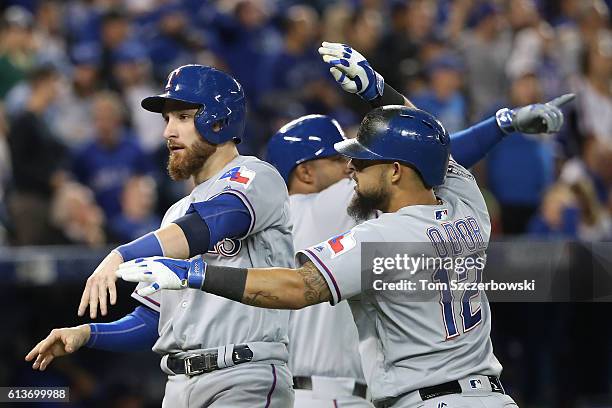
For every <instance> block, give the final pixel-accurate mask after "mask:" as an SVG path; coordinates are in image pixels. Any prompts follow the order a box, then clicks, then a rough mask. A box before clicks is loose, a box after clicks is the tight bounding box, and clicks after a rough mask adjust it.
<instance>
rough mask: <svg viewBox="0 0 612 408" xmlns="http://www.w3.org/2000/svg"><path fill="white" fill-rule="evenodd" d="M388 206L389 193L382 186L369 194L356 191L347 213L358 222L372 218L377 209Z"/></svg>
mask: <svg viewBox="0 0 612 408" xmlns="http://www.w3.org/2000/svg"><path fill="white" fill-rule="evenodd" d="M388 206H389V195H388V194H386V192H385V191H384V190H383V189H382V188H380V189H378V190H377V191H375V192H372V193H367V194H363V193H360V192H358V191H356V192H355V194H353V198H352V199H351V202H350V204H349V206H348V208H347V209H346V213H347V214H348V215H349V216H350V217H351V218H352V219H354V220H355V221H356V222H363V221H367V220H369V219H371V218H372V217H373V216H374V214H375V211H376V210H384V209H385V208H387V207H388Z"/></svg>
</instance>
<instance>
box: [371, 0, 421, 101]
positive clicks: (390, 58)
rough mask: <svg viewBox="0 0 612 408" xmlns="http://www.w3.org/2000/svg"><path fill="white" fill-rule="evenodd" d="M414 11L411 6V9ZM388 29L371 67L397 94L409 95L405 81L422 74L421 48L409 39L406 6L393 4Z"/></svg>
mask: <svg viewBox="0 0 612 408" xmlns="http://www.w3.org/2000/svg"><path fill="white" fill-rule="evenodd" d="M413 7H414V5H413ZM390 17H391V18H390V23H391V24H390V27H388V31H387V32H385V33H383V37H382V38H381V39H380V41H379V44H378V47H377V50H376V56H375V58H374V59H373V60H372V63H373V66H375V67H376V69H377V71H378V72H380V74H381V75H382V76H383V77H384V78H385V80H386V81H387V82H388V83H390V84H393V86H394V87H396V88H397V89H398V90H406V91H410V89H409V88H408V81H409V80H411V79H413V78H414V77H415V76H416V75H417V74H418V73H419V71H420V70H421V63H420V61H419V59H418V54H419V48H420V44H419V43H418V42H417V38H416V37H413V36H411V35H410V31H409V30H410V29H411V28H412V26H411V25H410V20H411V19H409V13H408V4H406V3H405V2H399V1H398V2H393V3H392V5H391V16H390Z"/></svg>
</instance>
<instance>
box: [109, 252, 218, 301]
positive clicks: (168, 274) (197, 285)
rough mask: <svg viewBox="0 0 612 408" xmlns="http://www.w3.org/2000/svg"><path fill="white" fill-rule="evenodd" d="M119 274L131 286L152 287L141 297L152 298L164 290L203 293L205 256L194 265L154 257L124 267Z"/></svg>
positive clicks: (197, 258)
mask: <svg viewBox="0 0 612 408" xmlns="http://www.w3.org/2000/svg"><path fill="white" fill-rule="evenodd" d="M116 274H117V277H119V278H121V279H123V280H125V281H128V282H147V283H150V285H149V286H146V287H144V288H141V289H138V291H137V293H138V294H139V295H140V296H149V295H151V294H153V293H155V292H157V291H159V290H162V289H170V290H181V289H187V288H192V289H202V285H203V284H204V276H205V274H206V262H204V261H203V260H202V257H201V256H198V257H196V258H193V259H192V260H190V261H184V260H181V259H173V258H164V257H161V256H153V257H150V258H138V259H134V260H132V261H129V262H125V263H122V264H121V265H119V269H117V272H116Z"/></svg>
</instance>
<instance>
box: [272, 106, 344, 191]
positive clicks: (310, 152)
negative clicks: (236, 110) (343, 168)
mask: <svg viewBox="0 0 612 408" xmlns="http://www.w3.org/2000/svg"><path fill="white" fill-rule="evenodd" d="M343 139H344V132H342V128H341V127H340V125H339V124H338V122H337V121H336V120H335V119H332V118H330V117H329V116H325V115H307V116H302V117H301V118H298V119H295V120H293V121H291V122H289V123H287V124H286V125H285V126H283V127H282V128H280V130H279V131H278V132H276V134H275V135H274V136H272V138H271V139H270V141H269V142H268V154H267V159H268V161H269V162H270V163H271V164H272V165H273V166H274V167H276V169H277V170H278V172H279V173H280V175H281V176H283V179H285V183H288V182H289V175H290V174H291V171H292V170H293V169H294V168H295V166H297V165H298V164H300V163H303V162H305V161H308V160H314V159H321V158H323V157H329V156H336V155H338V154H339V153H338V152H337V151H336V150H334V143H336V142H340V141H342V140H343Z"/></svg>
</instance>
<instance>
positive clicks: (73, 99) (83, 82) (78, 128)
mask: <svg viewBox="0 0 612 408" xmlns="http://www.w3.org/2000/svg"><path fill="white" fill-rule="evenodd" d="M71 62H72V64H73V65H72V71H71V73H70V77H69V78H68V82H69V84H68V85H69V86H66V87H65V88H63V89H62V92H60V97H59V98H58V101H57V107H56V110H55V112H54V115H53V116H52V118H51V120H52V121H53V122H52V123H53V127H54V129H56V130H57V132H58V135H59V136H60V137H61V138H62V140H63V141H64V143H65V144H66V145H68V146H69V147H71V148H72V149H75V148H77V147H78V146H80V145H82V144H83V143H84V142H86V141H87V137H90V136H91V134H93V123H92V122H93V121H92V120H91V113H92V112H91V105H92V99H93V96H94V95H95V93H96V92H97V91H98V90H99V87H100V81H99V73H98V64H99V63H100V47H99V46H98V44H96V43H84V44H78V45H75V46H74V47H73V49H72V52H71Z"/></svg>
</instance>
